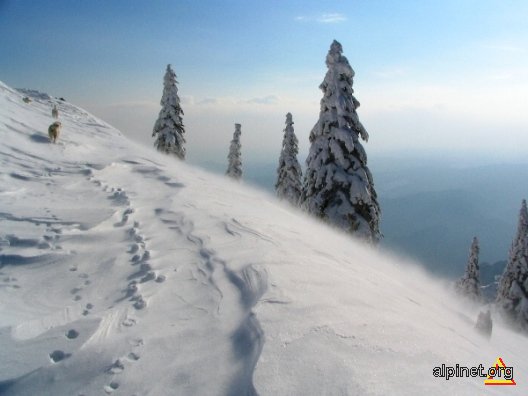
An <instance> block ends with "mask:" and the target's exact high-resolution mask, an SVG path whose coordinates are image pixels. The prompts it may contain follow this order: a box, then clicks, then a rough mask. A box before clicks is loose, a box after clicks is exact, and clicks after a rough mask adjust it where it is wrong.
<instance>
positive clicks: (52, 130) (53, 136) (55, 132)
mask: <svg viewBox="0 0 528 396" xmlns="http://www.w3.org/2000/svg"><path fill="white" fill-rule="evenodd" d="M61 128H62V124H61V123H60V121H55V122H54V123H53V124H51V125H50V126H49V128H48V135H49V138H50V140H51V142H52V143H55V142H56V141H57V139H58V138H59V134H60V130H61Z"/></svg>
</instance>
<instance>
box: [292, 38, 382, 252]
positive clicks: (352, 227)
mask: <svg viewBox="0 0 528 396" xmlns="http://www.w3.org/2000/svg"><path fill="white" fill-rule="evenodd" d="M342 53H343V48H342V47H341V44H340V43H338V42H337V41H335V40H334V42H333V43H332V45H331V47H330V51H329V52H328V55H327V57H326V65H327V67H328V72H327V73H326V76H325V78H324V81H323V82H322V83H321V85H320V87H319V88H320V89H321V90H322V91H323V98H322V99H321V111H320V114H319V120H318V121H317V123H316V124H315V126H314V128H313V129H312V131H311V133H310V142H311V147H310V153H309V155H308V158H307V160H306V164H307V169H306V173H305V179H304V186H303V194H302V198H301V200H302V206H303V207H304V208H305V209H306V210H307V211H308V212H310V213H312V214H314V215H315V216H317V217H320V218H322V219H323V220H325V221H328V222H329V223H332V224H334V225H336V226H337V227H339V228H342V229H344V230H346V231H347V232H349V233H352V234H354V235H356V236H359V237H361V238H363V239H364V240H366V241H369V242H373V243H376V242H377V241H378V240H379V239H380V237H381V234H380V231H379V220H380V208H379V205H378V201H377V195H376V191H375V190H374V183H373V180H372V175H371V173H370V171H369V169H368V167H367V155H366V153H365V150H364V149H363V146H362V145H361V143H360V141H359V138H360V137H361V138H362V139H363V140H365V141H367V140H368V137H369V136H368V133H367V131H366V130H365V128H364V127H363V125H362V124H361V122H360V121H359V118H358V115H357V113H356V109H357V108H358V107H359V102H358V101H357V100H356V98H355V97H354V95H353V93H354V90H353V89H352V85H353V77H354V70H352V68H351V67H350V65H349V63H348V60H347V58H346V57H345V56H343V55H342Z"/></svg>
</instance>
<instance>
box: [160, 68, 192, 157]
mask: <svg viewBox="0 0 528 396" xmlns="http://www.w3.org/2000/svg"><path fill="white" fill-rule="evenodd" d="M176 84H178V81H176V74H175V73H174V71H173V70H172V68H171V65H167V71H166V72H165V77H164V80H163V96H162V97H161V106H162V107H161V110H160V112H159V116H158V119H157V121H156V123H155V124H154V130H153V131H152V136H155V137H156V140H155V142H154V146H155V147H156V149H158V151H161V152H162V153H165V154H173V155H175V156H176V157H178V158H179V159H182V160H183V159H185V138H184V136H183V135H184V134H185V127H184V126H183V119H182V115H183V110H182V108H181V106H180V98H179V97H178V87H177V85H176Z"/></svg>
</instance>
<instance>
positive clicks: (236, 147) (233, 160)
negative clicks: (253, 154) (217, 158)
mask: <svg viewBox="0 0 528 396" xmlns="http://www.w3.org/2000/svg"><path fill="white" fill-rule="evenodd" d="M241 127H242V126H241V125H240V124H235V132H234V133H233V140H231V145H230V146H229V154H228V156H227V160H228V165H227V171H226V175H227V176H229V177H232V178H233V179H237V180H238V179H240V178H241V177H242V159H241V156H242V154H241V151H240V149H241V147H242V146H241V144H240V135H241V134H242V131H241Z"/></svg>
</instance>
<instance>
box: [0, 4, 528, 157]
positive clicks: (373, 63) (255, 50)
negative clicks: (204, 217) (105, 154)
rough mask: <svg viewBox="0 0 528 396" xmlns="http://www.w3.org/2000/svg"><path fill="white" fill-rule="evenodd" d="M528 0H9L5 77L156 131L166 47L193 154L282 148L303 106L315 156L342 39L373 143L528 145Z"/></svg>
mask: <svg viewBox="0 0 528 396" xmlns="http://www.w3.org/2000/svg"><path fill="white" fill-rule="evenodd" d="M526 20H528V2H526V1H525V0H518V1H508V0H503V1H490V0H479V1H473V0H457V1H451V0H447V1H427V0H407V1H385V0H357V1H332V2H325V1H321V0H319V1H311V0H310V1H287V0H283V1H247V0H246V1H170V0H167V1H158V0H149V1H134V0H128V1H121V0H112V1H108V0H105V1H93V0H92V1H81V0H69V1H53V0H52V1H45V2H44V1H29V0H19V1H16V0H0V37H2V40H0V53H1V54H2V56H1V57H0V80H2V81H4V82H6V83H7V84H9V85H11V86H15V87H28V88H36V89H39V90H42V91H45V92H48V93H50V94H52V95H56V96H64V97H66V98H67V99H68V100H70V101H72V102H74V103H76V104H78V105H80V106H82V107H85V108H86V109H87V110H90V111H92V112H94V113H95V114H96V115H99V116H100V117H102V118H103V119H105V120H107V121H109V122H110V123H112V124H114V125H115V126H117V127H118V128H120V129H121V130H123V132H125V133H127V134H129V135H131V136H133V137H134V138H135V139H137V140H140V141H142V142H144V143H145V144H151V138H150V131H151V129H152V125H153V123H154V121H155V118H156V116H157V113H158V111H159V99H160V97H161V92H162V78H163V73H164V70H165V66H166V64H167V63H171V64H172V65H173V68H174V69H175V71H176V73H177V75H178V80H179V83H180V84H179V89H180V97H181V98H182V106H183V109H184V112H185V117H184V122H185V123H186V126H187V136H188V144H189V147H188V152H189V157H190V159H191V160H192V161H195V162H199V160H200V159H201V158H204V157H207V158H209V159H213V160H216V159H218V160H220V159H223V158H224V157H225V154H226V153H227V146H228V143H229V139H230V137H231V135H232V132H233V128H234V126H233V124H234V123H235V122H240V123H242V133H243V145H244V149H245V154H246V155H247V156H252V157H253V158H255V159H262V160H267V159H269V158H274V157H275V156H278V151H279V150H280V143H281V137H282V129H283V125H284V116H285V114H286V113H287V112H292V113H293V117H294V121H295V127H296V133H297V135H298V137H299V140H300V142H301V143H300V148H301V160H303V159H304V155H305V153H306V151H307V149H308V142H307V136H308V133H309V131H310V129H311V127H312V126H313V124H314V123H315V121H316V120H317V117H318V114H319V100H320V98H321V92H320V91H319V89H318V85H319V83H320V82H321V81H322V79H323V77H324V74H325V72H326V67H325V64H324V60H325V56H326V53H327V51H328V48H329V46H330V43H331V42H332V40H333V39H337V40H338V41H340V42H341V44H342V45H343V48H344V53H345V55H346V56H347V58H348V59H349V61H350V63H351V65H352V67H353V68H354V70H355V71H356V78H355V83H354V88H355V95H356V97H357V99H358V100H359V101H360V102H361V103H362V106H361V107H360V108H359V110H358V114H359V116H360V119H361V120H362V122H363V123H364V125H365V127H366V128H367V130H368V131H369V133H370V136H371V140H370V141H369V143H368V144H367V145H366V149H367V152H368V153H372V155H374V156H381V155H385V154H389V153H402V152H405V151H412V152H435V153H442V152H446V151H449V152H452V151H460V152H465V151H470V152H472V153H476V152H478V153H482V154H487V155H496V156H499V157H510V158H512V157H521V156H523V155H524V154H525V152H526V151H525V150H524V148H525V147H528V134H527V133H526V130H527V127H528V115H527V114H528V112H527V111H526V109H525V107H526V96H527V92H528V47H527V44H526V43H528V25H527V24H526Z"/></svg>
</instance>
